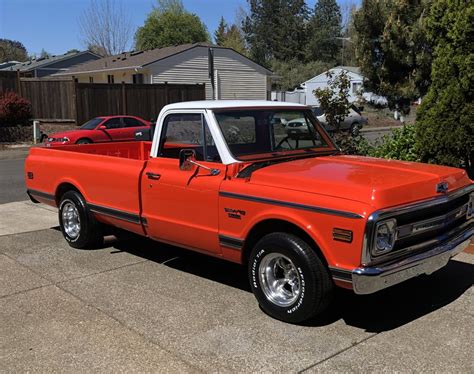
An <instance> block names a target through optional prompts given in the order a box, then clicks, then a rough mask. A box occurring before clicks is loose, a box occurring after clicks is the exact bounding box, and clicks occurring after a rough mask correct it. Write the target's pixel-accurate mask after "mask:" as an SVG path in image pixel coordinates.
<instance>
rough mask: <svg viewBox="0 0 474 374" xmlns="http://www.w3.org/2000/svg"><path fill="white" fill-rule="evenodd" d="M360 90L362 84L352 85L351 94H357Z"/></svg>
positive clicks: (355, 83)
mask: <svg viewBox="0 0 474 374" xmlns="http://www.w3.org/2000/svg"><path fill="white" fill-rule="evenodd" d="M361 88H362V83H360V82H354V83H352V93H353V94H357V93H359V91H360V89H361Z"/></svg>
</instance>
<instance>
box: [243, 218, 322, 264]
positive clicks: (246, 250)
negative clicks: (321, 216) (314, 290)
mask: <svg viewBox="0 0 474 374" xmlns="http://www.w3.org/2000/svg"><path fill="white" fill-rule="evenodd" d="M272 232H286V233H288V234H292V235H295V236H297V237H299V238H301V239H303V240H304V241H305V242H306V243H308V245H310V246H311V247H312V248H313V249H314V250H315V252H316V253H317V254H318V256H319V258H320V259H321V261H322V262H323V264H325V265H326V266H328V264H327V261H326V258H325V257H324V255H323V253H322V252H321V250H320V248H319V246H318V245H317V243H316V242H315V241H314V240H313V238H312V237H311V236H310V235H309V234H308V233H307V232H306V231H304V230H303V229H302V228H300V227H299V226H297V225H295V224H294V223H290V222H288V221H284V220H280V219H268V220H265V221H262V222H259V223H257V224H256V225H255V226H254V227H252V229H251V230H250V232H249V233H248V235H247V238H246V239H245V243H244V247H243V248H242V251H243V252H242V263H243V264H244V265H245V264H247V263H248V259H249V256H250V252H251V251H252V248H253V247H254V246H255V244H257V242H258V241H259V240H260V239H261V238H262V237H264V236H265V235H267V234H271V233H272Z"/></svg>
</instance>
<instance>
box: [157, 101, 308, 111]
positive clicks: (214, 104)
mask: <svg viewBox="0 0 474 374" xmlns="http://www.w3.org/2000/svg"><path fill="white" fill-rule="evenodd" d="M254 107H301V108H304V107H306V106H305V105H302V104H296V103H287V102H281V101H267V100H202V101H183V102H180V103H174V104H168V105H166V106H165V107H164V108H163V109H162V110H163V111H166V110H172V109H188V110H189V109H222V108H254Z"/></svg>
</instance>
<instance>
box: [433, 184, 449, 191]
mask: <svg viewBox="0 0 474 374" xmlns="http://www.w3.org/2000/svg"><path fill="white" fill-rule="evenodd" d="M436 192H437V193H446V192H448V182H441V183H438V184H437V185H436Z"/></svg>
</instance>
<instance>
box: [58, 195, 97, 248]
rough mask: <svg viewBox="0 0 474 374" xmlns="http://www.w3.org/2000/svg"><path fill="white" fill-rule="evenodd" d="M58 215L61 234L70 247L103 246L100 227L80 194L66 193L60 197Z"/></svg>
mask: <svg viewBox="0 0 474 374" xmlns="http://www.w3.org/2000/svg"><path fill="white" fill-rule="evenodd" d="M58 215H59V226H60V228H61V232H62V233H63V236H64V239H66V241H67V242H68V244H69V245H70V246H71V247H73V248H79V249H86V248H96V247H98V246H100V245H101V244H103V242H104V237H103V235H102V230H101V225H100V223H99V222H97V220H96V219H95V217H94V216H93V214H92V213H91V211H90V210H89V208H88V207H87V204H86V201H85V200H84V198H83V197H82V195H81V194H80V193H78V192H76V191H68V192H66V193H65V194H64V195H63V196H62V197H61V202H60V203H59V213H58Z"/></svg>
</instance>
